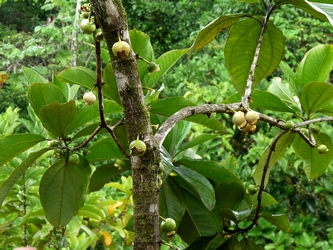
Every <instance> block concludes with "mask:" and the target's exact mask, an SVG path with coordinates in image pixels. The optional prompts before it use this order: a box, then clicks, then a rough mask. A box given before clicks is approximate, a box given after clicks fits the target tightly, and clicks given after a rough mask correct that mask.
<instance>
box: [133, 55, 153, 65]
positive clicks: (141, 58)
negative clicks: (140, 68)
mask: <svg viewBox="0 0 333 250" xmlns="http://www.w3.org/2000/svg"><path fill="white" fill-rule="evenodd" d="M136 56H137V58H138V59H140V60H142V61H144V62H145V63H147V64H149V63H151V62H149V61H148V60H147V59H145V58H143V57H141V56H140V55H139V54H137V55H136Z"/></svg>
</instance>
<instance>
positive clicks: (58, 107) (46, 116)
mask: <svg viewBox="0 0 333 250" xmlns="http://www.w3.org/2000/svg"><path fill="white" fill-rule="evenodd" d="M75 115H76V106H75V102H74V101H69V102H67V103H64V104H59V103H58V102H54V103H52V104H50V105H46V106H44V107H42V108H41V110H40V112H39V117H40V120H41V122H42V123H43V126H44V127H45V129H46V130H48V131H49V132H50V133H52V134H53V135H55V136H57V137H62V138H65V137H66V135H67V134H68V132H70V131H68V127H69V125H70V123H71V122H72V121H73V120H74V118H75Z"/></svg>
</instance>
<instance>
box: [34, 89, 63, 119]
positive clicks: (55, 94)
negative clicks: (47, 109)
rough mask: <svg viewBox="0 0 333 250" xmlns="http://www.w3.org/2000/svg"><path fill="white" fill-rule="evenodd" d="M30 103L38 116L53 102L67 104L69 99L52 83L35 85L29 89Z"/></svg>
mask: <svg viewBox="0 0 333 250" xmlns="http://www.w3.org/2000/svg"><path fill="white" fill-rule="evenodd" d="M28 98H29V101H30V103H31V105H32V107H33V109H34V111H35V113H36V114H37V115H39V111H40V110H41V108H42V107H43V106H45V105H49V104H51V103H53V102H58V103H65V102H67V98H66V97H65V95H64V93H63V92H62V90H61V89H60V88H59V87H57V86H56V85H55V84H52V83H35V84H33V85H31V86H30V87H29V89H28Z"/></svg>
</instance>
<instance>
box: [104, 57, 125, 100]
mask: <svg viewBox="0 0 333 250" xmlns="http://www.w3.org/2000/svg"><path fill="white" fill-rule="evenodd" d="M103 81H104V83H105V84H104V85H103V95H104V96H106V97H108V98H111V99H112V100H114V101H115V102H117V103H118V104H121V102H120V97H119V93H118V86H117V81H116V76H115V74H114V71H113V68H112V64H111V63H110V64H108V65H107V66H106V67H105V68H104V70H103Z"/></svg>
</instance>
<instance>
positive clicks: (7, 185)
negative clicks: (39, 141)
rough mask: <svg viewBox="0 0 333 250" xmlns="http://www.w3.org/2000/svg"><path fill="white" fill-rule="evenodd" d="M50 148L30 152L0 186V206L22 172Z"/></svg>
mask: <svg viewBox="0 0 333 250" xmlns="http://www.w3.org/2000/svg"><path fill="white" fill-rule="evenodd" d="M48 150H50V149H49V148H44V149H41V150H39V151H37V152H33V153H31V154H30V155H29V156H28V157H27V158H26V159H25V160H24V161H23V162H22V163H21V164H20V166H18V167H17V168H15V169H14V171H13V172H12V173H11V174H10V176H9V177H8V178H7V179H6V180H5V181H4V182H3V183H2V184H1V186H0V207H1V204H2V202H3V201H4V199H5V198H6V195H7V194H8V192H9V191H10V190H11V189H12V188H13V186H14V185H15V183H16V182H17V181H18V179H19V178H20V177H21V176H22V174H23V173H24V172H25V171H26V170H27V169H28V168H29V167H30V166H31V165H32V164H33V163H34V162H35V161H36V160H37V159H38V158H39V157H40V156H41V155H43V154H44V153H45V152H47V151H48Z"/></svg>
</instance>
